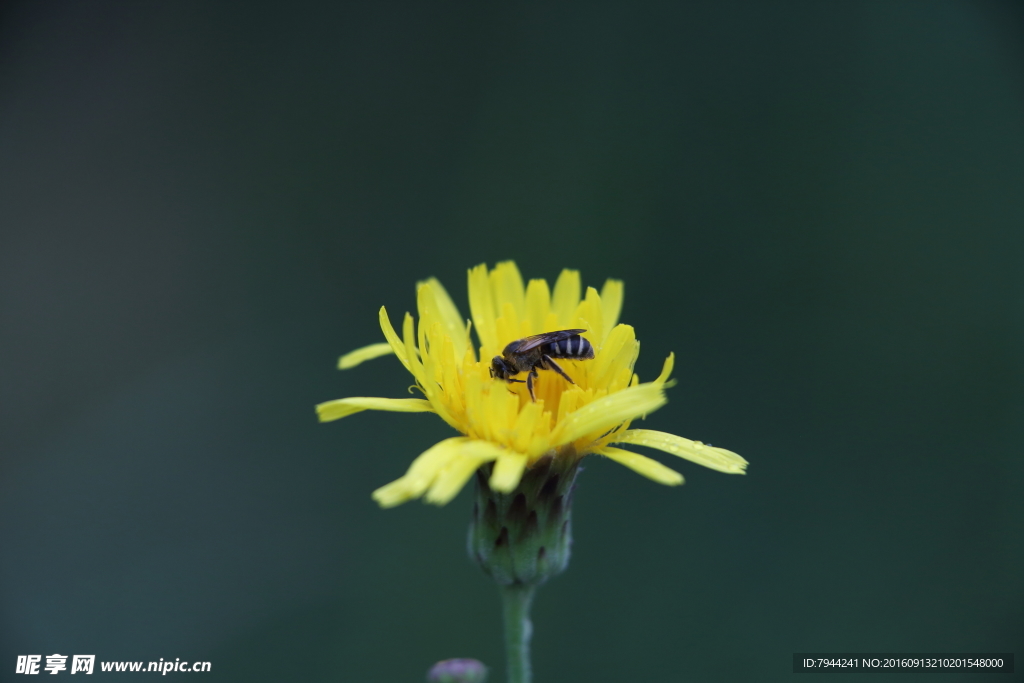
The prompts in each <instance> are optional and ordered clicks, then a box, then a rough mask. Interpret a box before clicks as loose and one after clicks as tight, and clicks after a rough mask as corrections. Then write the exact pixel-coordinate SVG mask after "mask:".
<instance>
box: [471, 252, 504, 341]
mask: <svg viewBox="0 0 1024 683" xmlns="http://www.w3.org/2000/svg"><path fill="white" fill-rule="evenodd" d="M469 312H470V315H472V317H473V325H475V326H476V336H477V337H478V338H479V339H480V345H481V346H483V347H485V348H486V349H488V351H489V352H490V353H497V352H498V351H500V349H498V348H497V346H498V332H497V328H496V327H495V319H496V318H497V317H498V316H497V313H496V311H495V308H494V294H493V293H492V292H491V279H490V276H489V275H488V274H487V265H486V264H484V263H481V264H480V265H479V266H477V267H476V268H472V269H471V270H470V271H469Z"/></svg>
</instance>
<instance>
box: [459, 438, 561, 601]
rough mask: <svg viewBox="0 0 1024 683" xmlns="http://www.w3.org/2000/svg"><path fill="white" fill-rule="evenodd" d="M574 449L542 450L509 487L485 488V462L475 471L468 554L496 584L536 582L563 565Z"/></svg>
mask: <svg viewBox="0 0 1024 683" xmlns="http://www.w3.org/2000/svg"><path fill="white" fill-rule="evenodd" d="M578 471H579V459H578V458H577V457H576V454H575V452H562V453H559V454H557V455H555V456H554V457H552V456H545V457H544V458H541V459H540V460H538V461H537V462H536V463H534V465H533V466H532V467H530V468H529V469H528V470H526V471H525V472H524V473H523V477H522V480H521V481H520V482H519V486H517V487H516V488H515V490H514V491H512V492H511V493H498V492H497V491H494V490H493V489H491V487H490V485H489V484H488V479H489V478H490V474H491V466H490V465H487V466H484V467H482V468H480V469H479V470H478V471H477V473H476V502H475V504H474V505H473V518H472V521H471V522H470V525H469V542H468V546H469V548H468V549H469V556H470V557H471V558H473V560H475V561H476V562H477V563H479V565H480V566H481V567H482V568H483V570H484V571H485V572H486V573H487V574H489V575H490V576H491V577H492V578H493V579H494V580H495V581H496V582H498V584H500V585H503V586H509V585H513V584H518V585H524V586H537V585H540V584H542V583H544V582H545V581H547V580H548V579H549V578H551V577H552V576H555V575H557V574H560V573H561V572H562V571H563V570H564V569H565V568H566V567H567V566H568V565H569V553H570V547H571V545H572V525H571V510H570V504H571V498H572V491H573V488H574V487H573V482H574V481H575V480H576V474H577V472H578Z"/></svg>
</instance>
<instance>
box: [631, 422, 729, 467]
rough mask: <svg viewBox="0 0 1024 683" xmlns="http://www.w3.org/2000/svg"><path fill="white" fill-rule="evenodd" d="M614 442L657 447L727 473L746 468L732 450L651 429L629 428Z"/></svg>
mask: <svg viewBox="0 0 1024 683" xmlns="http://www.w3.org/2000/svg"><path fill="white" fill-rule="evenodd" d="M614 443H631V444H634V445H637V446H647V447H649V448H657V449H658V450H660V451H665V452H666V453H671V454H672V455H675V456H678V457H680V458H685V459H686V460H690V461H691V462H695V463H697V464H698V465H703V466H704V467H710V468H711V469H713V470H718V471H719V472H726V473H728V474H745V473H746V469H747V461H746V460H744V459H743V458H741V457H740V456H739V455H737V454H736V453H733V452H732V451H727V450H725V449H724V448H715V447H714V446H708V445H706V444H702V443H701V442H700V441H690V440H689V439H684V438H683V437H681V436H676V435H675V434H668V433H667V432H658V431H654V430H652V429H630V430H628V431H625V432H623V433H622V434H620V435H619V436H618V437H616V438H615V440H614Z"/></svg>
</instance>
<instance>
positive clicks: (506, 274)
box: [491, 261, 526, 321]
mask: <svg viewBox="0 0 1024 683" xmlns="http://www.w3.org/2000/svg"><path fill="white" fill-rule="evenodd" d="M491 289H492V291H493V292H494V304H495V307H496V308H497V310H499V311H500V310H502V308H503V306H504V305H505V304H512V308H513V309H514V310H515V312H516V314H515V319H516V320H517V321H518V320H521V319H523V318H524V317H526V303H525V298H524V289H523V276H522V275H520V274H519V268H517V267H516V264H515V261H502V262H501V263H499V264H498V265H496V266H494V270H492V271H491Z"/></svg>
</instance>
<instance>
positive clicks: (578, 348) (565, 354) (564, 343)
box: [544, 334, 594, 360]
mask: <svg viewBox="0 0 1024 683" xmlns="http://www.w3.org/2000/svg"><path fill="white" fill-rule="evenodd" d="M544 353H546V354H547V355H549V356H551V357H552V358H568V359H570V360H588V359H590V358H593V357H594V347H593V346H591V345H590V342H588V341H587V340H586V339H584V338H583V337H581V336H580V335H578V334H574V335H573V336H571V337H569V338H568V339H562V340H561V341H555V342H550V343H548V344H545V345H544Z"/></svg>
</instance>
